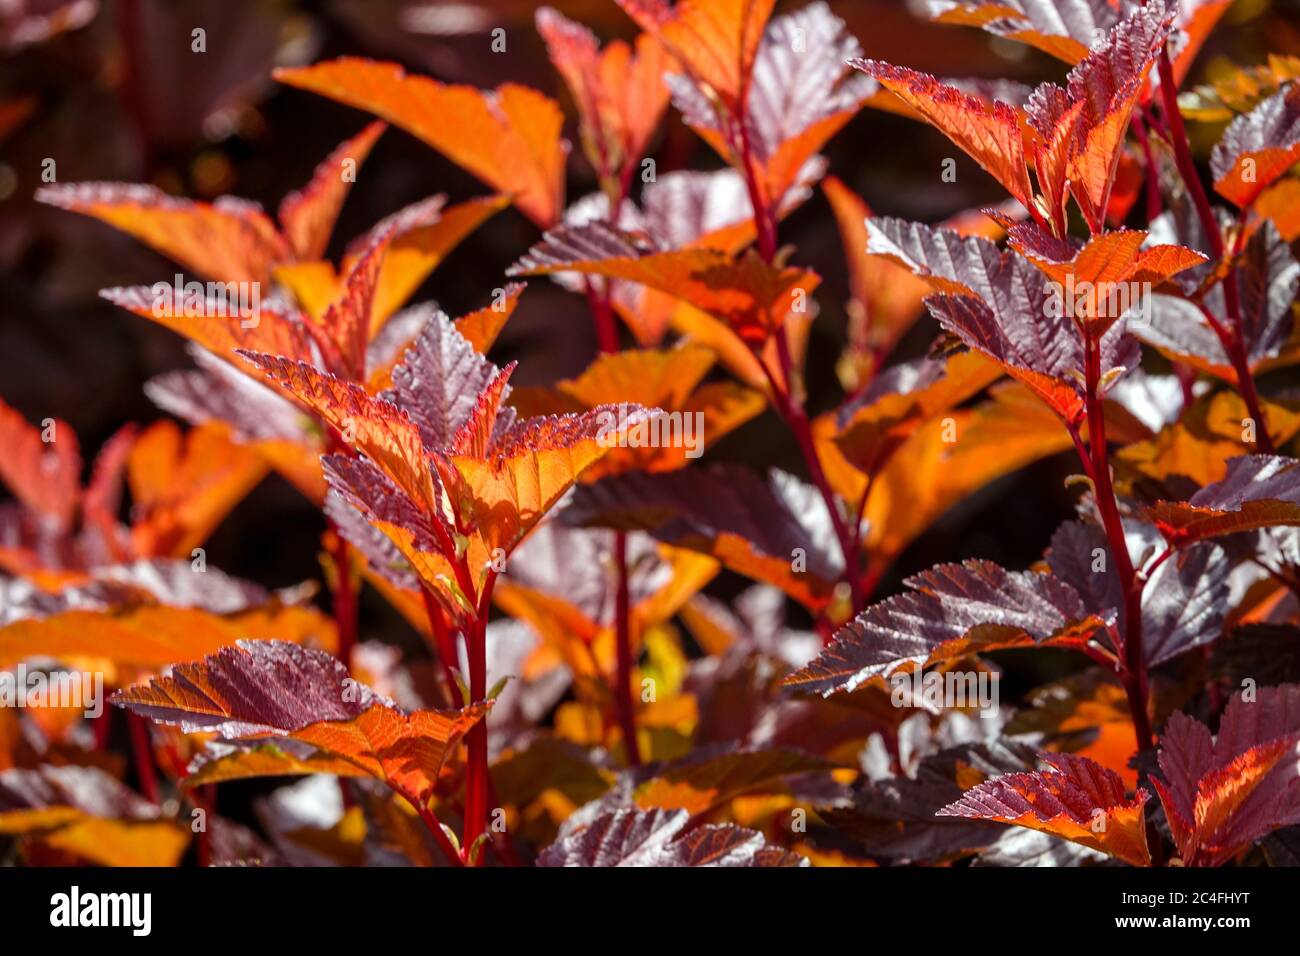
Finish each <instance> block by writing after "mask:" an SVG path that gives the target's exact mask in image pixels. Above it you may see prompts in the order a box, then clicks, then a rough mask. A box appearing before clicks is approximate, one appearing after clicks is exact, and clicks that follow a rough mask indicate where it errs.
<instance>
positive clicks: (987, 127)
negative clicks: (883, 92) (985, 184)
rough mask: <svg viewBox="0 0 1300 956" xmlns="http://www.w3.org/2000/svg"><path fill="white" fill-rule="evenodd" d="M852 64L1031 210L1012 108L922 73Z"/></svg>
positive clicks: (1021, 145) (883, 65) (1030, 192)
mask: <svg viewBox="0 0 1300 956" xmlns="http://www.w3.org/2000/svg"><path fill="white" fill-rule="evenodd" d="M853 66H855V67H857V68H858V69H859V70H862V71H863V72H864V73H866V74H867V75H868V76H872V77H874V78H875V79H876V80H878V81H879V82H880V84H881V85H882V86H884V87H885V88H886V89H888V90H889V91H890V92H891V93H893V94H894V95H895V96H897V97H898V98H899V99H901V100H902V101H903V102H904V103H906V104H907V105H908V106H910V107H911V108H912V109H914V110H916V111H917V112H918V113H920V114H921V115H922V116H923V117H924V118H925V119H926V120H927V121H928V122H929V123H931V124H932V125H933V126H934V127H935V128H937V129H938V130H939V131H940V132H941V133H943V134H944V135H945V136H947V137H948V138H949V139H950V140H952V141H953V142H954V143H956V144H957V145H958V146H959V147H961V149H962V150H964V151H965V152H966V153H968V154H969V155H970V157H971V158H972V159H974V160H975V161H976V162H977V163H979V164H980V167H981V168H983V169H984V171H985V172H987V173H988V174H989V175H990V176H992V177H993V178H994V179H996V180H997V181H998V182H999V183H1001V184H1002V186H1003V188H1005V189H1006V190H1007V192H1009V193H1011V195H1012V196H1014V197H1015V198H1016V199H1018V200H1019V201H1020V203H1021V205H1023V206H1024V207H1025V208H1026V209H1033V208H1034V200H1033V188H1032V187H1031V186H1030V184H1029V174H1028V173H1027V172H1026V169H1025V154H1024V143H1023V140H1022V138H1021V133H1020V123H1019V120H1018V119H1017V117H1016V112H1015V110H1014V109H1013V108H1012V107H1010V106H1009V105H1007V104H1006V103H999V102H994V103H989V102H988V101H986V100H982V99H980V98H978V97H975V96H968V95H966V94H965V93H962V92H961V91H960V90H958V89H956V88H955V87H952V86H945V85H944V84H943V83H941V82H940V81H939V80H936V79H935V78H934V77H933V76H930V75H929V74H927V73H918V72H916V71H915V70H909V69H906V68H904V67H900V66H891V65H890V64H888V63H881V62H880V61H878V60H855V61H854V62H853Z"/></svg>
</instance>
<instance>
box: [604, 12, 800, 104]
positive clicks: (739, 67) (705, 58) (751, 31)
mask: <svg viewBox="0 0 1300 956" xmlns="http://www.w3.org/2000/svg"><path fill="white" fill-rule="evenodd" d="M618 2H619V6H621V7H622V8H623V9H624V10H625V11H626V12H627V14H628V16H630V17H631V18H632V19H633V20H635V21H636V23H637V26H639V27H641V29H643V30H645V31H646V32H647V33H651V34H653V35H654V36H656V37H658V39H659V41H660V42H661V43H663V45H664V46H665V47H666V48H667V49H668V50H669V52H671V53H672V54H673V56H675V57H676V58H677V60H678V61H679V62H680V63H681V64H682V66H683V67H684V68H685V69H686V71H687V72H688V73H689V74H690V75H691V78H692V79H694V80H695V81H696V82H697V83H703V84H707V85H708V86H709V87H710V88H712V89H713V91H714V92H715V93H717V95H718V96H720V97H722V99H723V101H724V102H725V103H726V104H727V106H728V108H729V109H730V110H731V111H732V112H733V113H734V114H736V115H740V114H741V113H742V112H743V109H742V108H741V103H740V98H741V95H742V93H743V92H744V90H745V87H746V84H747V82H748V79H749V75H750V71H751V70H752V69H753V66H754V57H755V56H756V55H757V53H758V45H759V42H760V41H761V40H762V39H763V27H764V26H765V25H766V23H767V20H768V17H770V16H771V15H772V8H773V6H775V0H678V2H677V4H676V5H675V6H671V7H670V6H669V5H668V4H667V3H666V2H665V0H618Z"/></svg>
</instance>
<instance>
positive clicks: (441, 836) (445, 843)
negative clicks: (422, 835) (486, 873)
mask: <svg viewBox="0 0 1300 956" xmlns="http://www.w3.org/2000/svg"><path fill="white" fill-rule="evenodd" d="M402 796H403V797H405V798H406V802H407V803H409V804H410V805H411V806H413V807H415V812H416V813H418V814H419V815H420V819H421V820H423V821H424V825H425V826H426V827H428V829H429V832H430V833H431V834H433V839H434V842H435V843H437V844H438V849H440V850H442V855H443V856H445V857H446V858H447V860H448V861H449V862H450V863H451V865H452V866H464V865H465V864H464V862H462V860H461V858H460V855H459V854H458V853H457V852H456V848H455V847H454V846H452V845H451V840H449V839H448V838H447V833H446V831H445V830H443V828H442V823H441V822H440V821H439V820H438V817H437V815H436V814H435V813H434V812H433V811H432V810H430V809H429V808H428V807H426V806H423V805H422V804H421V803H420V802H419V801H418V800H416V799H415V798H414V797H411V796H409V795H407V794H402Z"/></svg>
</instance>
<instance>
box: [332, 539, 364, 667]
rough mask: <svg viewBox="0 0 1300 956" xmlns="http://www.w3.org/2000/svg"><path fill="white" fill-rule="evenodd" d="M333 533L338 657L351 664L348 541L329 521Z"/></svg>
mask: <svg viewBox="0 0 1300 956" xmlns="http://www.w3.org/2000/svg"><path fill="white" fill-rule="evenodd" d="M330 530H331V531H332V532H333V534H334V549H333V560H334V626H335V628H336V629H337V631H338V640H339V646H338V655H337V656H338V659H339V660H340V661H342V662H343V666H344V667H348V668H351V666H352V649H353V648H354V647H356V644H357V594H356V591H354V590H353V588H352V562H351V559H350V557H349V555H348V542H347V540H346V539H345V538H344V537H343V535H341V534H340V533H339V529H338V528H336V527H334V525H333V524H332V523H331V525H330Z"/></svg>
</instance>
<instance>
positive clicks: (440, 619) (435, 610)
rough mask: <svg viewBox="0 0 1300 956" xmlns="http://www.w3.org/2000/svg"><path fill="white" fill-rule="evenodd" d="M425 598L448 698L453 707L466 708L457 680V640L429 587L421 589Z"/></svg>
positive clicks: (458, 659) (458, 661) (425, 607)
mask: <svg viewBox="0 0 1300 956" xmlns="http://www.w3.org/2000/svg"><path fill="white" fill-rule="evenodd" d="M420 595H421V596H422V597H423V598H424V613H425V614H426V615H428V618H429V630H430V631H432V632H433V643H434V646H435V648H436V649H437V651H438V663H439V664H440V665H441V666H442V678H443V680H444V681H445V682H446V684H447V698H448V702H449V703H450V705H451V706H452V707H464V706H465V704H466V701H465V700H464V698H463V697H462V696H461V693H460V683H459V682H458V681H457V680H456V674H455V671H454V668H455V667H457V666H458V665H459V663H460V658H459V655H457V653H456V639H455V638H454V637H453V636H452V633H451V629H450V628H449V627H448V626H447V618H446V616H445V615H444V614H443V613H442V608H441V607H439V606H438V600H437V598H435V597H434V596H433V594H432V592H430V591H429V589H428V588H427V587H422V588H420Z"/></svg>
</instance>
